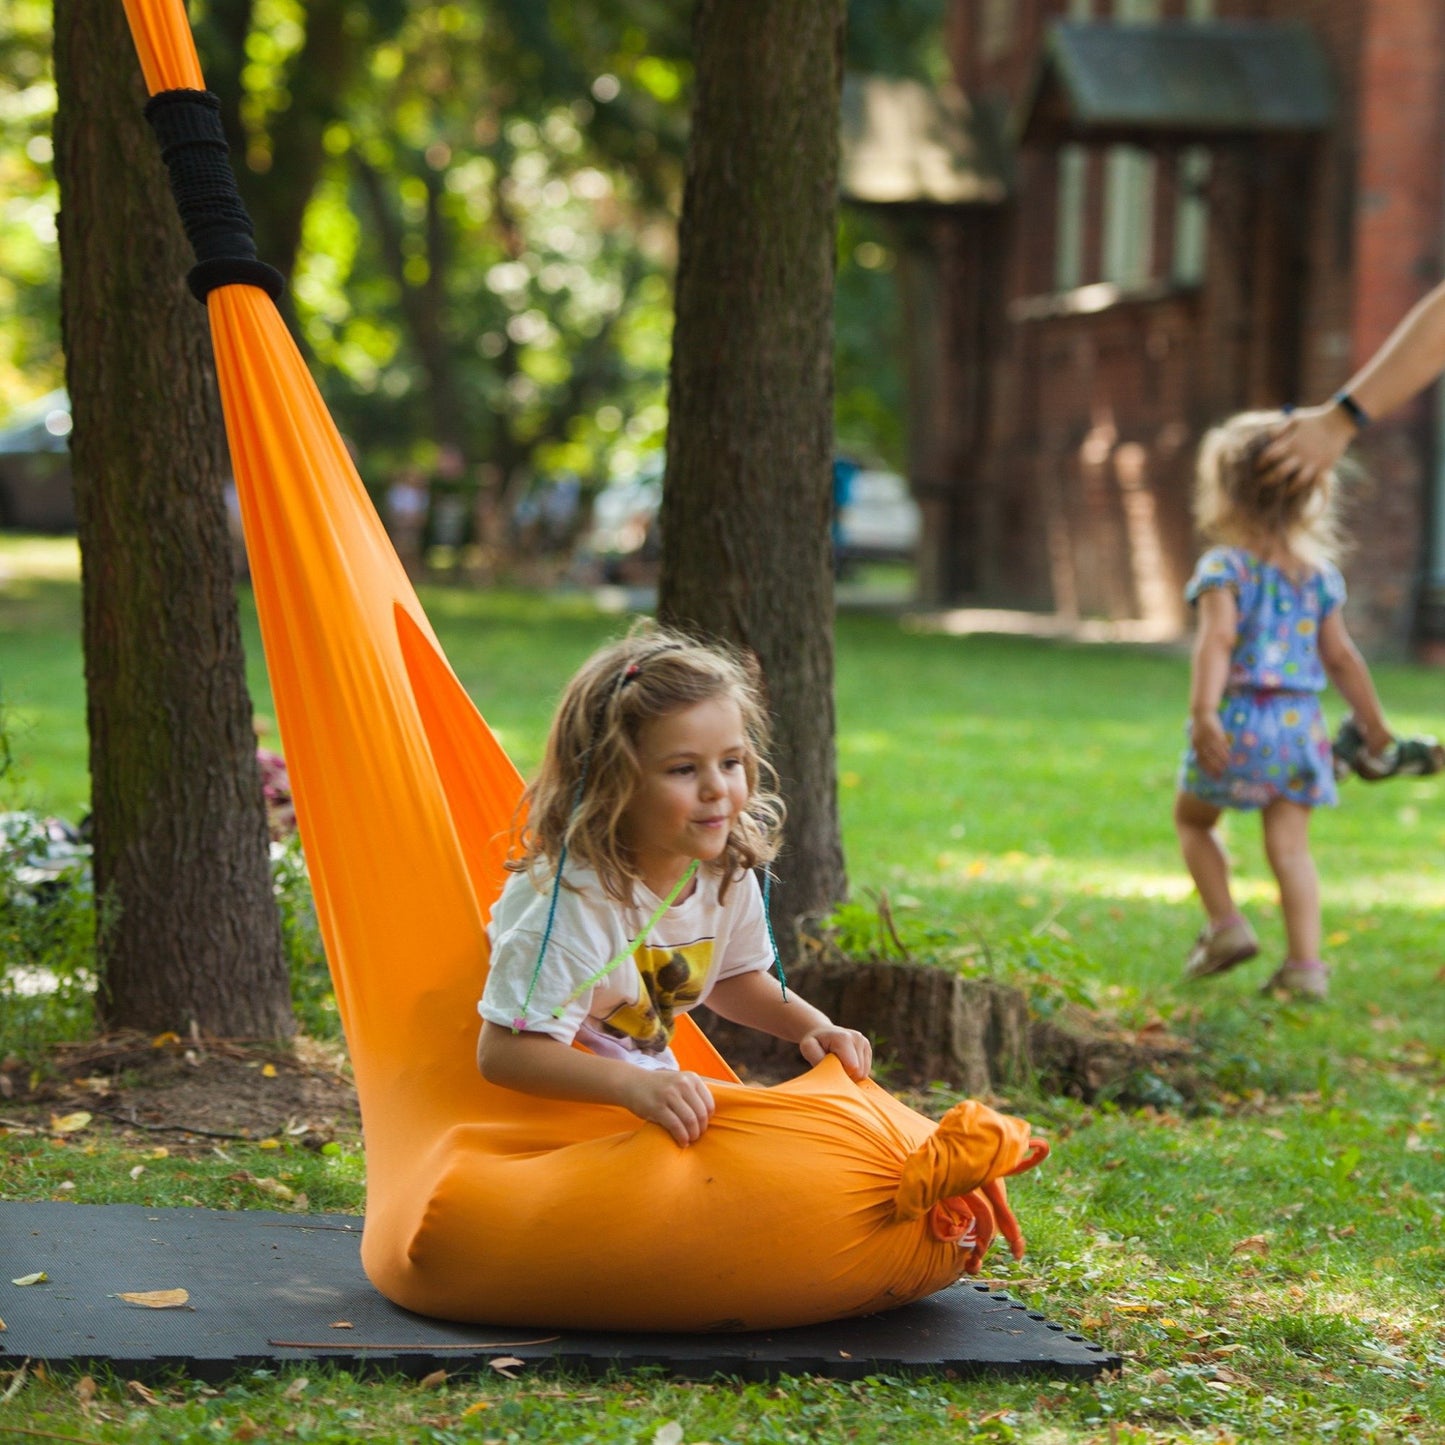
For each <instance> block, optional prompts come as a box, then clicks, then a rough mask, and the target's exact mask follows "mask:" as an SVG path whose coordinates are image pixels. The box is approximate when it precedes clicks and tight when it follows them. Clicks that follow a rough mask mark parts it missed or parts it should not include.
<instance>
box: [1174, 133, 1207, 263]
mask: <svg viewBox="0 0 1445 1445" xmlns="http://www.w3.org/2000/svg"><path fill="white" fill-rule="evenodd" d="M1174 176H1175V185H1176V187H1177V190H1178V196H1179V199H1178V201H1177V202H1176V203H1175V207H1174V272H1173V274H1174V280H1175V281H1177V282H1178V283H1179V284H1180V285H1181V286H1197V285H1198V284H1199V283H1200V282H1201V281H1203V280H1204V267H1205V263H1206V261H1207V260H1208V259H1209V201H1208V199H1207V197H1206V193H1205V187H1206V186H1207V185H1208V184H1209V152H1208V150H1206V149H1205V148H1204V147H1203V146H1190V147H1189V148H1188V149H1187V150H1185V151H1181V152H1180V155H1179V160H1178V163H1177V168H1176V170H1175V172H1174Z"/></svg>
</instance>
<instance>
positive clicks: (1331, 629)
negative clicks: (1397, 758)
mask: <svg viewBox="0 0 1445 1445" xmlns="http://www.w3.org/2000/svg"><path fill="white" fill-rule="evenodd" d="M1320 661H1321V662H1323V663H1324V665H1325V675H1326V676H1327V677H1328V678H1329V680H1330V681H1331V682H1332V683H1333V684H1334V685H1335V688H1336V689H1337V690H1338V692H1339V694H1340V696H1341V697H1343V698H1344V700H1345V701H1346V702H1347V703H1349V705H1350V711H1351V712H1352V713H1353V714H1354V718H1355V725H1356V726H1357V727H1358V728H1359V730H1360V732H1361V733H1362V734H1363V735H1364V738H1365V746H1366V747H1367V748H1368V749H1369V750H1370V752H1372V753H1374V754H1376V755H1378V754H1380V753H1383V752H1384V751H1385V749H1386V748H1388V747H1389V746H1390V743H1391V741H1392V738H1391V736H1390V729H1389V725H1388V724H1387V723H1386V722H1385V711H1384V708H1382V707H1381V706H1380V698H1379V694H1378V693H1376V691H1375V681H1374V679H1373V678H1372V677H1371V676H1370V669H1369V667H1368V666H1366V664H1365V659H1364V658H1363V657H1361V656H1360V649H1359V648H1358V647H1356V646H1355V642H1354V639H1353V638H1352V637H1351V636H1350V634H1349V631H1348V629H1347V628H1346V627H1345V620H1344V618H1343V617H1341V616H1340V612H1339V608H1336V609H1335V610H1334V611H1333V612H1331V613H1329V615H1328V616H1326V618H1325V620H1324V621H1323V622H1321V623H1320Z"/></svg>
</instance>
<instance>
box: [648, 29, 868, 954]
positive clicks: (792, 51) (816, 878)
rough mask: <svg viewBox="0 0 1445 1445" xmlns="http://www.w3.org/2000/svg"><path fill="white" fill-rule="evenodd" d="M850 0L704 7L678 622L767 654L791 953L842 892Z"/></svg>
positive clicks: (685, 256) (681, 343)
mask: <svg viewBox="0 0 1445 1445" xmlns="http://www.w3.org/2000/svg"><path fill="white" fill-rule="evenodd" d="M843 16H844V4H843V0H770V3H769V4H766V5H758V4H755V3H751V0H699V3H698V6H697V12H696V43H695V46H694V52H695V55H696V65H697V78H696V98H695V100H694V104H693V116H692V138H691V142H690V146H689V151H688V161H687V180H686V187H685V191H684V196H683V207H682V223H681V228H680V232H679V259H678V275H677V300H676V329H675V332H674V337H673V355H672V376H671V394H670V400H669V430H668V441H667V484H666V488H665V490H664V495H663V503H662V535H663V542H662V580H661V587H660V597H659V612H660V614H661V616H662V619H663V620H664V621H665V622H667V623H670V624H672V625H674V626H678V627H681V628H683V629H684V630H687V631H690V632H694V633H699V634H702V635H711V636H714V637H720V638H723V639H726V640H727V641H729V642H731V643H733V644H735V645H737V646H740V647H743V648H746V649H750V650H751V651H753V652H754V653H755V654H756V655H757V658H758V660H759V662H760V663H761V665H762V669H763V674H764V676H765V678H766V682H767V689H768V700H769V704H770V706H771V709H772V713H773V718H774V723H775V728H776V739H775V746H774V754H773V762H774V765H775V766H776V767H777V769H778V773H779V775H780V778H781V782H782V792H783V796H784V799H785V800H786V802H787V805H788V824H787V835H786V836H787V846H786V849H785V851H784V854H783V856H782V858H781V859H780V860H779V863H778V864H777V867H776V875H777V886H776V890H775V893H774V908H773V913H774V918H775V920H776V921H777V922H778V924H779V925H780V926H779V927H778V929H777V933H778V943H779V946H780V947H781V948H783V950H784V951H785V953H787V954H788V955H790V956H791V955H792V953H793V952H794V949H795V947H796V935H795V930H794V927H793V924H794V923H795V921H796V920H798V919H800V918H805V917H812V916H817V915H819V914H822V913H825V912H827V911H828V910H829V909H831V908H832V907H833V905H834V904H835V903H837V902H838V901H839V900H840V899H841V898H842V897H843V894H844V891H845V888H846V879H845V875H844V867H843V848H842V843H841V840H840V837H839V832H838V809H837V785H836V769H835V762H834V704H833V570H832V549H831V540H830V524H831V509H832V456H833V276H834V263H835V247H836V240H835V234H836V223H837V171H838V106H839V91H840V86H841V83H842V46H843Z"/></svg>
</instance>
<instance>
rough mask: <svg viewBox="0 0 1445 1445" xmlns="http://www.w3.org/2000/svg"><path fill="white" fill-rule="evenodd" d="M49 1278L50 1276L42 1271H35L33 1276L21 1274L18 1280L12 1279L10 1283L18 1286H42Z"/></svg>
mask: <svg viewBox="0 0 1445 1445" xmlns="http://www.w3.org/2000/svg"><path fill="white" fill-rule="evenodd" d="M49 1278H50V1276H49V1275H48V1274H46V1273H45V1271H44V1270H43V1269H42V1270H37V1271H36V1272H35V1273H34V1274H22V1275H21V1276H20V1278H19V1279H12V1280H11V1281H10V1283H11V1284H18V1285H27V1284H44V1283H46V1281H47V1280H49Z"/></svg>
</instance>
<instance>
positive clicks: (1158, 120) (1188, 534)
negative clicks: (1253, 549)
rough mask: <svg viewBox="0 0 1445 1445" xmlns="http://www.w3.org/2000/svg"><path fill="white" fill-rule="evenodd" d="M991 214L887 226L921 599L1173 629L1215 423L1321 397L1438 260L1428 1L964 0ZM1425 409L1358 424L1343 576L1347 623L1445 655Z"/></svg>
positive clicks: (913, 213) (1436, 489)
mask: <svg viewBox="0 0 1445 1445" xmlns="http://www.w3.org/2000/svg"><path fill="white" fill-rule="evenodd" d="M948 43H949V49H950V54H951V56H952V60H953V64H954V68H955V72H956V75H957V79H958V83H959V87H960V90H961V92H962V94H963V95H964V96H965V97H967V103H968V105H969V107H970V111H971V113H972V114H973V115H974V116H976V117H977V118H978V119H979V123H980V124H983V123H984V121H985V119H986V118H987V117H989V116H994V117H998V116H1004V117H1007V123H1008V127H1009V135H1010V150H1011V152H1012V154H1011V157H1010V159H1009V161H1008V169H1009V171H1010V173H1011V174H1010V177H1009V186H1008V191H1007V196H1006V198H1005V199H1002V200H999V199H997V197H975V198H974V199H973V201H972V203H970V204H967V205H955V206H952V207H945V206H936V205H935V206H932V207H925V208H921V209H920V208H917V207H915V208H913V209H912V210H910V211H909V212H908V213H907V214H906V215H904V216H903V218H902V220H901V223H900V226H899V228H898V229H899V235H900V239H901V245H900V251H901V255H902V261H903V264H902V266H901V268H900V274H901V276H902V280H903V291H904V297H905V304H906V306H907V308H908V311H909V314H910V317H911V330H912V335H913V351H912V357H911V362H910V370H911V371H912V374H913V377H914V378H915V385H914V387H913V393H914V397H915V404H914V416H913V418H912V439H911V443H910V445H911V449H912V456H911V458H910V471H911V474H912V477H913V481H914V485H915V488H916V490H917V493H918V496H919V500H920V503H921V504H922V506H923V507H924V510H925V515H926V518H927V521H928V526H927V529H926V530H927V532H928V536H929V539H930V540H929V543H928V544H927V545H928V555H927V556H926V557H925V558H924V559H923V564H924V565H923V567H922V572H921V587H922V590H923V592H924V594H925V597H926V599H927V600H929V601H932V602H935V603H951V602H961V601H969V602H977V603H983V604H985V605H990V606H1014V607H1024V608H1034V609H1042V610H1058V611H1061V612H1064V613H1074V614H1077V615H1080V616H1102V617H1111V618H1132V619H1138V620H1140V621H1142V622H1143V623H1144V624H1146V626H1147V627H1148V628H1149V629H1152V630H1153V631H1155V632H1156V633H1157V634H1158V635H1161V636H1167V635H1171V634H1173V633H1177V632H1178V631H1180V630H1181V629H1182V628H1183V627H1184V626H1185V625H1186V622H1187V619H1186V618H1185V616H1184V606H1183V603H1182V600H1181V597H1180V592H1181V588H1182V586H1183V583H1184V581H1185V579H1186V578H1187V576H1188V573H1189V570H1190V567H1191V566H1192V562H1193V558H1194V556H1195V554H1196V551H1197V545H1196V543H1195V540H1194V538H1193V536H1192V528H1191V523H1190V517H1189V490H1190V480H1191V476H1190V474H1191V465H1192V454H1193V450H1194V447H1195V444H1196V442H1197V440H1198V438H1199V435H1200V434H1201V432H1202V431H1203V429H1204V428H1206V427H1207V426H1208V425H1209V424H1210V423H1211V422H1212V421H1214V420H1216V419H1218V418H1220V417H1222V416H1225V415H1227V414H1229V413H1231V412H1234V411H1238V410H1240V409H1243V408H1246V407H1254V406H1278V405H1279V404H1280V403H1282V402H1285V401H1290V400H1299V401H1306V400H1317V399H1320V398H1323V397H1325V396H1328V395H1329V394H1330V392H1331V391H1333V390H1334V389H1335V388H1336V387H1337V386H1338V385H1339V384H1340V383H1341V382H1342V381H1343V380H1344V379H1345V378H1346V376H1348V374H1349V373H1350V372H1351V370H1353V368H1354V367H1355V366H1356V365H1357V364H1358V363H1359V362H1361V361H1362V360H1364V358H1365V357H1367V356H1368V355H1369V354H1370V353H1371V352H1372V351H1373V350H1374V349H1375V347H1376V346H1377V345H1378V344H1379V343H1380V342H1381V341H1382V340H1383V339H1384V337H1385V336H1386V335H1387V334H1388V332H1389V331H1390V329H1391V328H1392V327H1393V326H1394V325H1395V323H1396V322H1397V321H1398V320H1399V319H1400V317H1401V316H1402V315H1403V314H1404V313H1405V311H1406V310H1407V309H1408V308H1409V306H1410V305H1411V304H1412V303H1413V302H1414V301H1415V300H1416V299H1417V298H1418V297H1419V296H1421V295H1422V294H1423V293H1424V292H1425V291H1426V290H1427V289H1428V288H1429V287H1430V285H1431V284H1433V282H1434V281H1435V280H1437V279H1438V278H1439V276H1440V275H1441V271H1442V240H1445V5H1441V4H1440V3H1439V0H956V3H955V5H954V9H953V14H952V17H951V23H950V30H949V36H948ZM1436 406H1437V402H1436V399H1435V397H1434V395H1433V394H1431V395H1427V396H1426V397H1424V398H1421V399H1420V400H1418V401H1417V402H1416V403H1414V404H1413V405H1412V406H1411V407H1409V408H1406V409H1403V410H1402V411H1401V412H1399V413H1397V414H1396V415H1394V416H1392V417H1389V418H1385V419H1381V420H1380V421H1379V422H1378V423H1377V424H1376V425H1375V426H1373V427H1372V428H1370V430H1369V432H1368V433H1367V434H1366V437H1365V439H1364V441H1363V443H1362V445H1361V446H1360V447H1359V448H1358V454H1359V456H1360V459H1361V460H1362V461H1363V462H1364V464H1365V466H1366V468H1367V469H1368V471H1369V473H1370V474H1371V475H1372V477H1373V479H1374V480H1373V483H1372V484H1371V485H1370V486H1369V487H1368V488H1367V489H1366V490H1365V491H1364V492H1363V493H1362V495H1361V496H1360V498H1359V499H1358V501H1357V504H1356V505H1355V507H1354V508H1353V510H1352V513H1351V528H1352V531H1353V534H1354V537H1355V539H1356V549H1355V551H1354V553H1353V555H1352V557H1351V559H1350V560H1349V562H1348V564H1347V567H1346V574H1347V577H1348V579H1349V582H1350V585H1351V612H1350V616H1351V623H1352V626H1353V627H1354V629H1355V630H1356V632H1357V634H1358V635H1360V636H1361V637H1362V639H1364V640H1366V641H1368V642H1370V643H1373V644H1375V645H1377V646H1387V647H1396V648H1402V647H1404V646H1405V645H1407V644H1409V643H1411V642H1415V643H1417V644H1420V645H1421V646H1423V647H1427V648H1428V646H1429V645H1430V642H1431V639H1440V640H1442V642H1445V505H1442V499H1445V480H1442V473H1441V467H1442V462H1441V460H1440V454H1441V452H1442V450H1445V449H1442V448H1440V447H1439V446H1438V445H1437V442H1436V436H1437V433H1438V432H1440V430H1441V428H1440V426H1439V425H1438V423H1437V417H1436V414H1435V408H1436Z"/></svg>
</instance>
